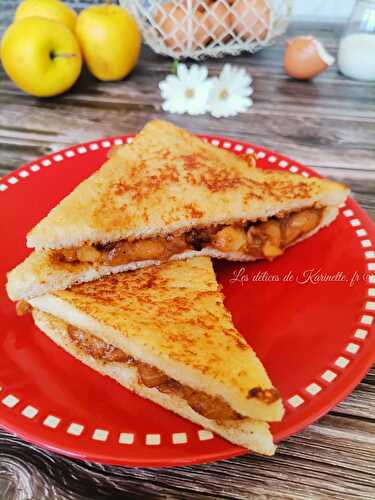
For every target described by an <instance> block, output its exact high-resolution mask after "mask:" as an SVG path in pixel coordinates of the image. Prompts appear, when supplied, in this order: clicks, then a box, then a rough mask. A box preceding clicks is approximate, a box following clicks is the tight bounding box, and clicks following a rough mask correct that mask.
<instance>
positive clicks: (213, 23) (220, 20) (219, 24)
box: [204, 1, 233, 42]
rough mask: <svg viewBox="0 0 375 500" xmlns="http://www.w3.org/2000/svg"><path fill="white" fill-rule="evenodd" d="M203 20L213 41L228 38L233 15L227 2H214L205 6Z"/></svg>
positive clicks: (223, 40) (221, 40)
mask: <svg viewBox="0 0 375 500" xmlns="http://www.w3.org/2000/svg"><path fill="white" fill-rule="evenodd" d="M206 12H207V13H206V16H205V18H204V22H205V24H206V26H207V29H208V30H209V32H210V33H211V38H213V39H214V40H215V41H219V42H226V41H227V40H228V39H229V38H230V33H228V31H230V30H231V29H232V24H233V15H232V12H231V9H230V7H229V5H228V4H226V3H223V2H219V1H218V2H214V3H212V4H211V5H210V6H207V7H206Z"/></svg>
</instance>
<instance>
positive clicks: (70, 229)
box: [27, 120, 349, 250]
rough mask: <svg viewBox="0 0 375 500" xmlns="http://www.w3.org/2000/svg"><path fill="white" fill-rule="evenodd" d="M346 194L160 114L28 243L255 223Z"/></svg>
mask: <svg viewBox="0 0 375 500" xmlns="http://www.w3.org/2000/svg"><path fill="white" fill-rule="evenodd" d="M348 193H349V190H348V188H347V187H346V186H344V185H342V184H339V183H337V182H333V181H329V180H327V179H318V178H305V177H303V176H301V175H296V174H292V173H288V172H280V171H274V170H264V169H259V168H256V167H255V158H254V157H252V158H250V159H249V157H247V158H244V157H240V156H236V155H234V154H232V153H230V152H228V151H224V150H221V149H218V148H216V147H214V146H212V145H210V144H206V143H204V142H203V141H202V140H200V139H198V138H197V137H195V136H193V135H191V134H190V133H188V132H187V131H185V130H182V129H179V128H178V127H175V126H174V125H172V124H171V123H167V122H163V121H158V120H156V121H152V122H150V123H148V124H147V125H146V127H145V128H144V129H143V131H142V132H141V133H140V134H139V135H138V136H137V137H136V138H135V139H134V142H133V144H131V145H127V146H124V147H122V148H120V149H119V150H117V151H116V153H115V154H114V155H113V156H112V157H111V158H110V159H109V160H108V161H107V162H106V163H105V164H104V165H103V166H102V167H101V169H100V170H98V171H97V172H96V173H94V174H93V175H92V176H91V177H89V178H88V179H86V180H85V181H83V182H82V183H81V184H80V185H79V186H77V188H76V189H75V190H74V191H73V192H72V193H70V194H69V195H68V196H67V197H66V198H65V199H64V200H62V201H61V202H60V203H59V204H58V205H57V206H56V207H55V208H54V209H52V210H51V212H50V213H49V214H48V215H47V216H46V217H45V218H44V219H43V220H42V221H41V222H39V224H37V225H36V226H35V227H34V229H33V230H32V231H31V232H30V233H29V235H28V237H27V246H29V247H33V248H36V249H37V250H42V249H57V248H68V247H79V246H81V245H83V244H85V243H87V242H88V243H107V242H113V241H118V240H121V239H128V238H130V239H135V238H149V237H154V236H157V235H166V234H171V233H173V232H175V231H177V230H185V231H186V230H189V229H190V228H192V227H206V226H210V225H213V224H232V223H234V222H239V221H247V220H249V221H255V220H259V219H260V218H268V217H271V216H273V215H275V214H277V213H279V212H283V211H291V210H298V209H301V208H304V207H310V206H312V205H313V204H314V203H319V204H320V205H322V206H330V207H338V206H340V205H342V204H343V203H344V201H345V198H346V197H347V195H348Z"/></svg>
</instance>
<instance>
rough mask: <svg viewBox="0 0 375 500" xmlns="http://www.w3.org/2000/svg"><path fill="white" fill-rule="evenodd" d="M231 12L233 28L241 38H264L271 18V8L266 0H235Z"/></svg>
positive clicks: (247, 39) (249, 39)
mask: <svg viewBox="0 0 375 500" xmlns="http://www.w3.org/2000/svg"><path fill="white" fill-rule="evenodd" d="M232 12H233V29H234V31H235V32H236V33H237V34H238V35H239V36H240V37H241V38H242V39H243V40H246V41H252V40H255V39H258V40H264V39H265V38H266V36H267V33H268V29H269V27H270V20H271V9H270V8H269V6H268V3H267V1H266V0H236V1H235V2H234V3H233V5H232Z"/></svg>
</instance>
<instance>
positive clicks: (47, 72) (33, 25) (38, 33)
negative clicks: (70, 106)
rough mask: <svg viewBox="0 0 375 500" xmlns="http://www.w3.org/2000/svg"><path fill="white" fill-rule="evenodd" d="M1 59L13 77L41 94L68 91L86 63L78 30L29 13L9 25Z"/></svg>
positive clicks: (6, 70) (38, 94)
mask: <svg viewBox="0 0 375 500" xmlns="http://www.w3.org/2000/svg"><path fill="white" fill-rule="evenodd" d="M1 60H2V63H3V67H4V70H5V72H6V73H7V75H8V76H9V78H11V79H12V80H13V81H14V83H15V84H16V85H17V86H18V87H19V88H20V89H22V90H23V91H24V92H27V93H28V94H32V95H34V96H37V97H50V96H54V95H57V94H61V93H62V92H65V91H66V90H68V89H69V88H70V87H71V86H72V85H73V84H74V82H75V81H76V80H77V78H78V76H79V74H80V72H81V67H82V57H81V52H80V47H79V44H78V41H77V39H76V37H75V36H74V34H73V33H72V32H71V31H70V30H69V29H68V28H67V27H66V26H64V25H63V24H61V23H58V22H56V21H52V20H51V19H46V18H43V17H28V18H26V19H22V20H21V21H17V22H16V23H13V24H11V25H10V26H9V28H8V29H7V31H6V32H5V34H4V36H3V39H2V43H1Z"/></svg>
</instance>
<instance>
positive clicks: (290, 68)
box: [284, 36, 335, 80]
mask: <svg viewBox="0 0 375 500" xmlns="http://www.w3.org/2000/svg"><path fill="white" fill-rule="evenodd" d="M334 62H335V59H334V57H332V56H331V55H330V54H328V52H327V51H326V49H325V48H324V47H323V45H322V44H321V43H320V42H319V41H318V40H317V39H316V38H314V37H313V36H299V37H297V38H294V39H293V40H290V41H288V42H287V43H286V49H285V55H284V68H285V71H286V73H287V74H288V75H289V76H292V77H293V78H297V79H298V80H309V79H310V78H314V77H315V76H317V75H319V74H320V73H321V72H322V71H324V70H325V69H327V68H328V67H329V66H331V65H332V64H333V63H334Z"/></svg>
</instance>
